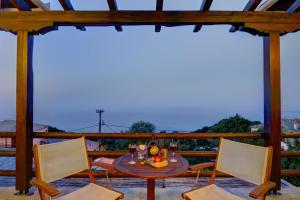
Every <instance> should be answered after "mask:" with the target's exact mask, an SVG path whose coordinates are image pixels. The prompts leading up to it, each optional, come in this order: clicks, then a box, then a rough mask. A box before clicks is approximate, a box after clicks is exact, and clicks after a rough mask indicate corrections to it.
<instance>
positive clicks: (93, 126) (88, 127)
mask: <svg viewBox="0 0 300 200" xmlns="http://www.w3.org/2000/svg"><path fill="white" fill-rule="evenodd" d="M95 126H98V124H96V125H91V126H86V127H82V128H77V129H72V130H69V132H72V131H79V130H83V129H87V128H93V127H95Z"/></svg>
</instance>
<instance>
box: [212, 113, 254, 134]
mask: <svg viewBox="0 0 300 200" xmlns="http://www.w3.org/2000/svg"><path fill="white" fill-rule="evenodd" d="M257 123H259V122H257V121H255V122H252V121H250V120H248V119H245V118H243V117H241V116H240V115H239V114H236V115H235V116H234V117H229V118H227V119H222V120H221V121H219V122H218V123H217V124H215V125H213V126H211V127H210V128H209V131H208V132H212V133H243V132H244V133H248V132H250V126H252V125H255V124H257Z"/></svg>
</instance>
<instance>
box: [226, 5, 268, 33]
mask: <svg viewBox="0 0 300 200" xmlns="http://www.w3.org/2000/svg"><path fill="white" fill-rule="evenodd" d="M261 2H262V0H249V1H248V3H247V5H246V6H245V8H244V9H243V11H254V10H255V9H256V8H257V6H258V5H259V4H260V3H261ZM238 28H239V26H232V27H231V28H230V30H229V31H230V32H235V31H237V30H238Z"/></svg>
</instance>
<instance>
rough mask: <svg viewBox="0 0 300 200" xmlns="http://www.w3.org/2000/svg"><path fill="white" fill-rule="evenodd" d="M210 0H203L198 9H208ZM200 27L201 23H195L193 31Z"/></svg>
mask: <svg viewBox="0 0 300 200" xmlns="http://www.w3.org/2000/svg"><path fill="white" fill-rule="evenodd" d="M212 2H213V0H203V1H202V4H201V7H200V11H208V10H209V8H210V6H211V4H212ZM201 28H202V24H197V25H195V27H194V31H193V32H199V31H200V30H201Z"/></svg>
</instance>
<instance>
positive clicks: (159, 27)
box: [155, 0, 164, 32]
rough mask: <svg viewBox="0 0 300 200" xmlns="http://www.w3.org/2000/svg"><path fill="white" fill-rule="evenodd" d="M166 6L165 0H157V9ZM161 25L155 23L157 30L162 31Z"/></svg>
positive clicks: (160, 9)
mask: <svg viewBox="0 0 300 200" xmlns="http://www.w3.org/2000/svg"><path fill="white" fill-rule="evenodd" d="M163 7H164V0H156V11H162V10H163ZM160 30H161V25H160V24H158V25H155V32H160Z"/></svg>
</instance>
